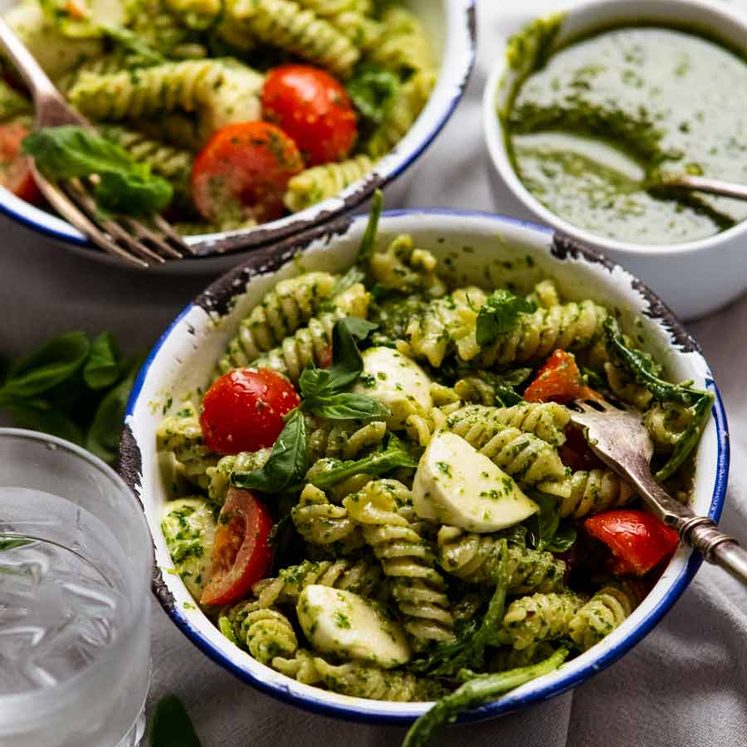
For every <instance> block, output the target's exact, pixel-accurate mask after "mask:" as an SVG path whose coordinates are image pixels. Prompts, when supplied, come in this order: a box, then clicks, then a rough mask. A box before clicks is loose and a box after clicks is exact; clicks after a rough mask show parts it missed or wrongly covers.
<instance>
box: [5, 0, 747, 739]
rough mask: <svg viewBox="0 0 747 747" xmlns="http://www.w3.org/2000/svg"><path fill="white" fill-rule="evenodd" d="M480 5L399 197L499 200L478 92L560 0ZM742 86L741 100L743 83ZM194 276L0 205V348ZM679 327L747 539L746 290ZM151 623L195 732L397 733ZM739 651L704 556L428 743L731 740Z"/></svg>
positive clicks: (746, 602) (118, 319) (455, 203)
mask: <svg viewBox="0 0 747 747" xmlns="http://www.w3.org/2000/svg"><path fill="white" fill-rule="evenodd" d="M743 1H744V0H743ZM478 6H479V7H478V11H479V13H478V15H479V33H480V45H479V46H480V49H479V58H478V64H477V68H476V70H475V73H474V75H473V78H472V81H471V84H470V87H469V90H468V93H467V96H466V99H465V100H464V101H463V102H462V104H461V106H460V108H459V110H458V111H457V113H456V115H455V116H454V118H453V120H452V121H451V122H450V123H449V125H448V126H447V128H446V129H445V131H444V132H443V133H442V135H441V136H440V138H439V139H438V141H437V142H436V144H435V145H434V146H433V147H432V148H431V149H430V151H429V152H428V153H427V154H426V156H425V157H424V158H423V159H422V160H421V161H420V163H419V164H418V165H417V167H416V173H415V175H414V179H413V180H412V182H411V188H410V191H409V193H408V195H407V198H406V200H405V202H404V203H403V205H402V206H452V207H464V208H477V209H483V210H493V209H495V207H496V206H494V205H493V204H492V201H491V198H490V193H489V190H488V185H487V180H486V178H485V168H486V161H487V155H486V153H485V150H484V146H483V142H482V133H481V128H480V97H481V92H482V86H483V84H484V80H485V76H486V73H487V69H488V67H489V65H490V62H491V59H492V57H493V54H494V53H495V47H496V42H495V40H496V38H497V37H498V36H499V35H501V34H504V33H505V32H506V30H507V29H515V28H518V27H519V26H520V25H521V23H522V21H524V20H526V19H528V18H529V17H530V16H531V15H536V14H537V13H538V12H543V11H545V10H552V9H555V8H557V7H559V6H560V4H559V3H558V2H553V1H552V0H524V1H519V0H478ZM560 7H562V6H560ZM739 95H742V96H744V97H745V100H746V101H747V92H743V93H741V94H739ZM388 207H398V206H395V205H389V206H388ZM498 208H499V209H500V206H498ZM745 251H747V246H746V247H745ZM675 270H676V268H673V271H675ZM206 282H207V278H195V277H191V278H181V279H162V278H158V277H153V276H144V275H140V274H137V273H132V272H129V271H122V270H117V269H112V268H107V267H104V266H103V265H100V264H96V263H92V262H86V261H83V260H80V259H78V258H77V257H75V256H73V255H71V254H68V253H65V252H63V251H62V250H61V249H60V248H59V247H56V246H55V245H54V244H52V243H51V242H45V241H42V240H40V239H39V237H38V236H37V235H35V234H33V233H31V232H29V231H27V230H26V229H23V228H21V227H19V226H16V225H14V224H12V223H10V222H9V221H8V220H7V219H5V218H2V217H0V303H1V304H2V315H3V316H2V320H1V321H0V354H2V355H3V356H6V355H16V354H18V353H21V352H24V351H25V350H28V349H29V348H30V347H31V346H33V345H34V344H37V343H38V342H41V341H42V340H44V339H45V338H47V337H48V336H49V335H51V334H54V333H58V332H63V331H67V330H69V329H73V328H83V329H89V330H91V331H99V330H101V329H111V330H113V331H114V332H115V333H116V334H117V336H118V338H119V339H121V340H122V341H123V343H125V344H126V345H127V347H128V348H130V349H138V348H139V349H143V348H145V347H147V346H148V345H150V344H151V343H152V342H153V341H154V340H155V339H156V338H157V336H158V334H159V333H160V332H161V331H162V330H163V328H164V327H165V326H166V324H167V323H168V322H169V321H170V320H171V319H172V318H173V317H174V316H175V314H176V313H177V311H178V310H179V309H180V308H181V307H182V306H183V305H184V304H185V303H186V302H187V301H188V300H189V299H190V298H191V297H192V296H193V295H195V293H196V292H198V291H199V290H200V289H201V288H202V287H203V286H204V285H205V284H206ZM691 329H692V331H693V332H694V333H695V335H696V337H697V339H698V340H699V341H700V343H701V345H702V346H703V348H704V350H705V354H706V357H707V358H708V360H709V362H710V363H711V366H712V368H713V371H714V374H715V378H716V381H717V383H718V385H719V386H720V388H721V391H722V394H723V396H724V399H725V402H726V408H727V412H728V416H729V421H730V426H731V436H732V470H731V486H730V490H729V501H728V505H727V509H726V511H725V514H724V519H723V526H724V527H725V529H726V530H727V531H730V532H731V533H732V534H734V535H736V536H737V537H739V538H741V539H742V540H743V542H744V543H746V544H747V530H746V529H745V521H746V520H747V480H746V479H745V469H744V464H745V457H746V456H747V435H746V434H745V427H746V425H747V402H746V400H745V385H746V383H747V375H746V372H747V345H745V344H744V343H745V333H747V299H743V300H741V301H739V302H737V303H735V304H733V305H732V306H730V307H729V308H727V309H725V310H723V311H722V312H720V313H719V314H717V315H714V316H712V317H710V318H708V319H705V320H702V321H700V322H698V323H696V324H693V325H691ZM151 624H152V626H153V687H152V692H151V702H155V700H157V699H158V698H159V697H160V696H161V695H163V694H164V693H166V692H175V693H177V694H178V695H179V696H180V697H181V698H182V699H183V700H184V702H185V704H186V705H187V708H188V710H189V712H190V714H191V715H192V717H193V719H194V722H195V725H196V728H197V731H198V733H199V735H200V737H201V739H202V743H203V746H204V747H216V746H217V745H220V746H221V747H244V746H245V745H252V747H264V746H265V745H267V746H270V745H271V746H272V747H281V746H282V747H295V745H299V746H300V745H303V747H313V746H314V745H325V747H337V746H338V745H340V746H342V745H348V744H352V743H355V744H356V745H357V747H364V746H365V745H389V744H398V743H399V740H400V739H401V737H402V734H403V730H402V729H399V728H387V727H380V726H370V725H355V724H349V723H345V722H342V721H335V720H332V719H328V718H325V717H320V716H316V715H313V714H310V713H305V712H303V711H300V710H297V709H294V708H292V707H290V706H286V705H284V704H282V703H280V702H277V701H275V700H272V699H270V698H268V697H266V696H264V695H262V694H260V693H258V692H255V691H254V690H253V689H252V688H250V687H249V686H248V685H244V684H242V683H241V682H239V681H238V680H236V679H234V678H233V677H232V676H231V675H229V674H228V673H226V672H224V671H223V670H222V669H220V668H219V667H218V666H217V665H214V664H213V663H212V662H211V661H209V660H208V659H207V658H205V657H204V656H203V655H202V654H201V653H200V652H199V651H198V650H197V649H196V648H194V647H193V646H192V644H190V643H189V642H188V641H187V640H186V639H185V638H184V637H183V636H182V635H181V633H180V632H179V631H178V630H177V629H176V628H175V627H174V626H173V625H172V623H171V622H170V621H169V619H168V618H167V617H166V615H165V614H164V613H163V612H162V611H161V609H160V607H158V605H157V604H156V603H155V602H154V603H153V610H152V616H151ZM745 652H747V593H746V592H745V591H744V590H743V589H741V588H740V587H739V586H738V585H737V583H736V582H732V581H731V580H730V579H728V578H726V577H725V576H724V575H723V574H721V573H720V572H719V571H717V570H715V569H712V568H704V569H702V570H701V571H700V572H699V573H698V576H697V577H696V579H695V581H694V583H693V585H692V586H691V587H690V588H689V590H688V591H687V592H685V594H684V596H683V597H682V599H681V600H680V601H679V603H678V604H677V605H676V606H675V608H674V609H673V610H672V612H671V613H670V614H669V615H668V616H667V618H666V619H665V621H664V622H663V623H662V624H661V625H660V626H659V627H658V628H657V629H656V630H655V631H654V632H653V633H651V634H650V635H649V636H648V637H647V638H646V639H645V640H644V641H643V642H642V643H641V644H640V645H639V646H638V647H636V648H635V649H634V650H633V651H632V652H631V653H629V654H628V655H627V656H626V657H625V658H624V659H623V660H622V661H621V662H619V663H617V664H615V665H614V666H613V667H612V668H611V669H609V670H607V671H605V672H603V673H602V674H600V675H598V676H597V677H595V678H594V679H593V680H591V681H590V682H588V683H587V684H585V685H584V686H582V687H581V688H579V689H578V690H576V691H575V693H573V694H566V695H563V696H560V697H559V698H556V699H554V700H553V701H551V702H549V703H545V704H544V705H542V706H539V707H536V708H534V709H532V710H530V711H525V712H523V713H518V714H514V715H511V716H508V717H505V718H503V719H500V720H497V721H492V722H488V723H484V724H478V725H471V726H457V727H451V728H449V729H448V730H446V731H445V732H443V733H442V736H441V738H440V739H439V744H441V743H442V744H453V745H457V744H460V745H461V744H470V745H499V744H500V745H510V746H511V747H521V746H523V745H527V746H530V745H531V746H535V745H536V746H540V745H541V746H542V747H560V746H561V745H574V746H575V745H578V746H581V745H583V746H585V747H586V746H588V747H596V746H597V745H600V746H602V745H604V747H618V745H619V747H659V746H660V747H680V746H682V747H684V746H685V745H718V746H719V747H743V746H744V745H745V744H747V655H746V654H745Z"/></svg>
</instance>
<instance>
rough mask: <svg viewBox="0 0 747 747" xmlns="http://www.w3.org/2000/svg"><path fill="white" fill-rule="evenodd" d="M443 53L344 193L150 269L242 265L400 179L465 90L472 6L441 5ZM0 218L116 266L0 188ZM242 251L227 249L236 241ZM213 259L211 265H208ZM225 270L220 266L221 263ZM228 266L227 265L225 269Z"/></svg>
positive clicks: (458, 1) (213, 239)
mask: <svg viewBox="0 0 747 747" xmlns="http://www.w3.org/2000/svg"><path fill="white" fill-rule="evenodd" d="M11 4H12V2H10V0H0V7H5V6H10V5H11ZM441 6H442V9H441V11H440V12H441V14H442V16H443V52H442V56H441V68H440V71H439V75H438V79H437V81H436V85H435V87H434V89H433V92H432V93H431V96H430V98H429V100H428V103H427V104H426V106H425V108H424V109H423V111H422V112H421V113H420V115H419V117H418V118H417V120H416V121H415V123H414V124H413V125H412V127H411V128H410V130H409V131H408V132H407V134H406V135H405V137H404V138H403V139H402V140H401V141H400V142H399V143H398V144H397V145H396V146H395V148H394V149H393V150H392V151H391V152H390V153H388V154H387V155H386V156H384V158H382V159H381V160H380V161H378V163H377V164H376V166H375V167H374V169H373V170H372V171H371V172H370V173H368V174H366V176H364V177H363V178H362V179H359V180H358V181H357V182H354V183H353V184H351V185H350V186H349V187H348V188H347V189H345V190H343V191H342V192H340V193H339V194H338V195H336V196H335V197H332V198H330V199H328V200H325V201H324V202H320V203H318V204H316V205H312V206H311V207H309V208H307V209H305V210H303V211H300V212H298V213H294V214H292V215H288V216H285V217H284V218H281V219H279V220H276V221H272V222H271V223H267V224H265V225H263V226H258V227H256V228H253V229H248V230H244V231H223V232H220V233H212V234H205V235H200V236H191V237H187V241H188V243H193V244H196V243H200V245H201V246H200V255H199V256H197V257H188V258H185V259H184V260H181V261H180V262H179V263H173V262H167V263H165V264H164V265H159V266H158V267H155V268H154V270H155V271H157V272H164V273H168V272H175V271H176V272H190V271H196V270H208V269H209V267H208V265H213V264H215V263H216V262H218V260H219V258H220V257H225V258H226V259H232V260H233V263H232V264H235V263H238V262H239V261H241V258H242V254H243V252H244V251H246V250H249V251H251V250H253V249H254V248H255V247H258V246H263V245H267V244H269V243H271V242H275V241H277V240H279V239H281V238H284V237H286V236H289V235H297V234H299V233H301V232H303V231H305V230H308V229H309V228H311V227H313V226H316V225H319V224H320V223H324V222H326V221H330V220H332V219H334V218H337V217H339V216H341V215H343V214H345V213H347V212H348V211H350V210H353V209H354V208H356V207H358V206H359V205H361V203H363V202H365V200H367V199H368V198H369V197H370V196H371V195H372V194H373V192H374V191H375V190H376V189H379V188H384V187H386V186H387V185H389V184H390V183H391V182H393V181H394V180H395V179H397V178H398V177H399V176H401V175H402V174H403V173H404V172H405V171H406V170H407V169H408V168H409V167H410V166H412V164H413V163H414V162H415V161H416V160H417V159H418V158H419V157H420V156H421V155H422V154H423V153H424V152H425V150H426V149H427V148H428V146H429V145H430V144H431V143H432V142H433V140H434V139H435V138H436V136H437V135H438V134H439V132H441V130H442V129H443V127H444V125H445V124H446V123H447V122H448V120H449V118H450V117H451V115H452V114H453V113H454V110H455V109H456V107H457V105H458V104H459V102H460V101H461V98H462V96H463V94H464V90H465V88H466V87H467V82H468V81H469V77H470V74H471V72H472V68H473V66H474V62H475V53H476V45H477V28H476V20H475V0H442V2H441ZM0 213H4V214H5V215H7V216H8V217H10V218H12V219H13V220H16V221H18V222H19V223H21V224H23V225H24V226H26V227H28V228H30V229H32V230H35V231H39V232H40V233H43V234H46V235H47V236H50V237H51V238H53V239H57V240H59V241H64V242H65V243H66V244H68V246H69V247H70V248H72V249H73V250H74V251H76V253H78V254H82V255H84V256H86V257H90V258H94V259H97V260H101V261H104V262H109V263H115V264H121V262H120V261H119V260H117V259H116V258H113V257H110V256H109V255H107V254H105V253H104V252H101V251H100V250H98V249H97V248H96V247H94V245H93V244H91V243H90V242H89V241H88V239H87V238H86V237H85V236H84V235H83V234H82V233H80V232H79V231H78V230H77V229H76V228H74V227H73V226H72V225H71V224H70V223H68V222H67V221H65V220H63V219H62V218H60V217H58V216H57V215H55V214H52V213H49V212H47V211H46V210H42V209H41V208H38V207H35V206H33V205H31V204H29V203H28V202H25V201H24V200H21V199H20V198H19V197H16V196H15V195H14V194H12V193H11V192H9V191H8V190H6V189H5V188H3V187H0ZM237 237H239V238H240V240H241V249H239V248H233V247H232V248H229V244H231V243H234V244H235V241H236V238H237ZM211 259H213V260H214V262H212V263H211V262H210V260H211ZM222 264H224V266H225V260H224V263H222ZM229 266H230V265H229Z"/></svg>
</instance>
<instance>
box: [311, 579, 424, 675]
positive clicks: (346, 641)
mask: <svg viewBox="0 0 747 747" xmlns="http://www.w3.org/2000/svg"><path fill="white" fill-rule="evenodd" d="M296 612H297V613H298V622H299V623H300V625H301V628H302V629H303V632H304V633H305V634H306V637H307V638H308V639H309V642H310V643H311V645H312V646H313V647H314V648H315V649H317V650H318V651H321V652H322V653H327V654H338V655H340V656H350V657H352V658H353V659H359V660H361V661H370V662H373V663H375V664H377V665H378V666H380V667H384V668H389V667H396V666H399V665H400V664H404V663H405V662H407V661H408V660H409V659H410V647H409V646H408V644H407V639H406V638H405V634H404V631H403V630H402V628H401V627H400V626H399V625H398V624H397V623H396V622H395V621H394V620H392V619H391V618H389V617H388V616H387V614H386V612H385V611H384V610H383V609H382V608H381V606H380V605H378V604H377V603H376V602H373V601H370V600H368V599H365V598H364V597H362V596H359V595H358V594H353V593H352V592H350V591H344V590H342V589H334V588H332V587H330V586H321V585H319V584H312V585H310V586H307V587H306V588H305V589H304V590H303V591H302V592H301V595H300V596H299V598H298V604H297V605H296Z"/></svg>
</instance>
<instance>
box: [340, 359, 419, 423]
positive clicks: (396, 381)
mask: <svg viewBox="0 0 747 747" xmlns="http://www.w3.org/2000/svg"><path fill="white" fill-rule="evenodd" d="M362 357H363V373H362V374H361V377H360V379H359V380H358V383H357V384H356V385H355V388H354V390H353V391H355V392H357V393H359V394H367V395H368V396H369V397H373V398H374V399H376V400H378V401H379V402H381V403H382V404H383V405H386V406H387V407H388V408H389V412H390V413H391V414H390V415H389V417H388V418H387V425H388V426H389V427H390V428H399V427H401V426H402V425H403V424H404V422H405V420H406V419H407V418H408V416H410V415H414V414H419V415H425V414H426V413H427V412H428V411H429V410H430V409H431V408H432V407H433V400H432V399H431V393H430V385H431V380H430V379H429V378H428V375H427V374H426V373H425V371H423V369H422V368H420V366H419V365H418V364H417V363H415V361H413V360H411V359H410V358H408V357H407V356H406V355H402V353H400V352H399V351H397V350H394V349H393V348H384V347H375V348H369V349H368V350H366V351H364V352H363V354H362Z"/></svg>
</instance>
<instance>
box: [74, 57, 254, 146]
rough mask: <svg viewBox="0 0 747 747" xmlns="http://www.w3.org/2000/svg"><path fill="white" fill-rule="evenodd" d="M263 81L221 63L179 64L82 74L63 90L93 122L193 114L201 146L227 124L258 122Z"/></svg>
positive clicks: (237, 66) (246, 70) (239, 67)
mask: <svg viewBox="0 0 747 747" xmlns="http://www.w3.org/2000/svg"><path fill="white" fill-rule="evenodd" d="M262 82H263V77H262V75H260V74H259V73H257V72H255V71H254V70H252V69H251V68H249V67H246V66H245V65H241V64H239V63H237V62H231V61H226V60H215V59H211V60H184V61H182V62H165V63H163V64H161V65H154V66H153V67H145V68H139V69H138V70H137V73H136V74H135V73H133V71H130V70H120V71H119V72H114V73H105V74H101V75H99V74H96V73H90V72H83V73H82V74H81V75H80V76H79V77H78V78H77V79H76V81H75V83H73V85H72V87H71V88H70V90H69V91H68V98H69V99H70V102H71V103H72V104H73V105H74V106H75V108H76V109H78V110H79V111H80V112H81V113H82V114H84V115H85V116H87V117H91V118H92V119H96V120H110V121H121V120H124V119H130V120H138V119H143V118H148V117H153V116H154V115H162V114H166V113H169V112H175V111H181V112H187V113H191V112H195V113H197V115H198V117H199V136H200V138H201V139H202V141H203V142H204V141H205V140H206V139H207V138H208V137H209V136H210V135H211V134H212V133H213V132H214V131H215V130H217V129H218V128H220V127H223V126H224V125H227V124H230V123H232V122H246V121H251V120H256V119H259V118H260V114H261V111H260V104H259V92H260V89H261V87H262Z"/></svg>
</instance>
